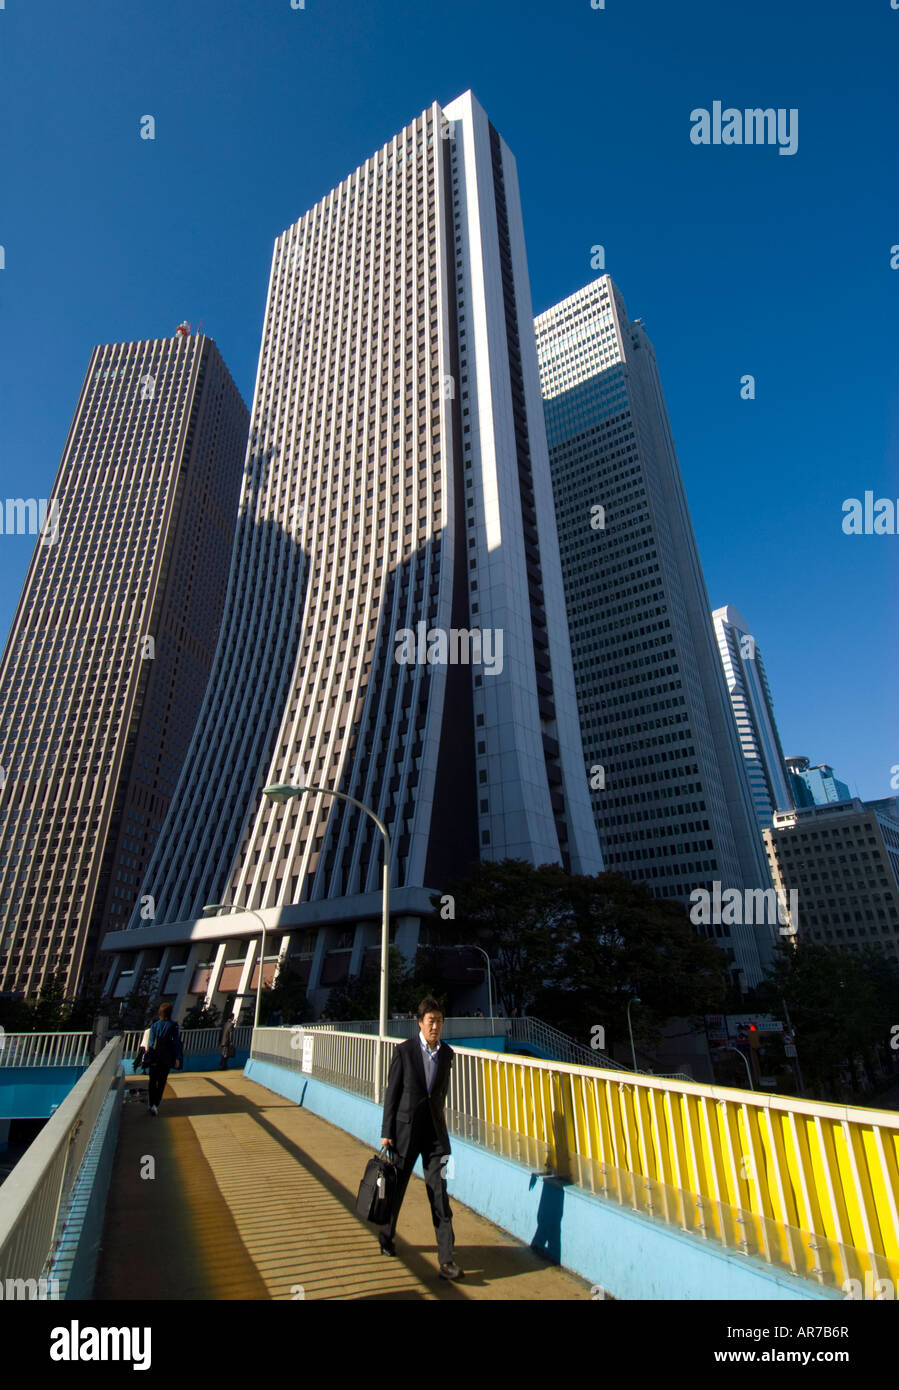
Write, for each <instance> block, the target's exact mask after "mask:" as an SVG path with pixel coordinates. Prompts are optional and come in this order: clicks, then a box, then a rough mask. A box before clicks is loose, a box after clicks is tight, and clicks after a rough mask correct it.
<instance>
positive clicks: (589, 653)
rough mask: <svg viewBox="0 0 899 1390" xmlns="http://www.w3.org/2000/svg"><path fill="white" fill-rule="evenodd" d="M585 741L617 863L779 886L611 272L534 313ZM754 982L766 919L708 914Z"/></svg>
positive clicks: (643, 356)
mask: <svg viewBox="0 0 899 1390" xmlns="http://www.w3.org/2000/svg"><path fill="white" fill-rule="evenodd" d="M536 323H537V350H538V356H539V361H540V373H541V387H542V391H543V397H544V406H545V411H546V421H547V435H548V440H549V452H550V462H551V467H552V478H553V489H554V493H555V502H556V515H557V519H558V526H559V537H560V548H561V556H562V572H563V575H564V580H565V588H566V596H567V603H568V621H569V626H570V631H571V644H572V654H573V658H574V674H575V683H576V686H577V696H578V706H579V710H580V719H581V730H582V734H583V739H584V751H585V754H586V757H587V762H588V764H589V765H590V767H591V774H592V780H591V795H592V800H593V809H594V814H595V816H596V824H597V828H598V830H599V837H600V843H601V845H602V850H603V855H604V857H605V861H606V865H607V867H608V868H609V869H612V870H616V871H617V872H619V873H623V874H626V875H627V876H628V877H629V878H634V879H638V880H640V881H642V882H644V883H646V885H647V887H648V888H649V889H650V890H651V891H652V892H653V893H655V894H657V895H658V896H660V897H665V898H673V899H681V900H684V901H686V900H688V899H689V895H690V893H691V892H692V891H693V890H695V889H697V888H705V889H707V890H708V891H711V889H712V884H713V883H714V882H715V881H716V880H717V881H718V882H719V883H721V884H723V885H724V886H725V887H728V888H734V889H737V890H738V891H743V890H745V889H747V888H759V887H762V888H770V886H771V883H770V877H769V874H768V869H767V865H766V862H765V854H764V847H763V845H762V842H761V837H760V836H759V834H758V830H757V829H756V825H755V816H754V812H753V807H752V801H751V798H750V795H749V787H748V783H747V781H746V775H745V773H744V771H743V767H742V759H741V756H740V749H739V745H738V743H737V737H736V730H735V727H734V721H733V717H732V715H731V711H730V708H729V706H728V701H727V692H726V689H725V686H724V680H723V676H722V672H721V665H720V662H719V661H718V658H717V655H716V653H715V648H714V642H713V638H712V626H711V623H710V621H709V605H708V598H707V594H706V587H705V580H704V579H703V574H702V569H701V566H700V563H699V555H698V552H697V548H696V540H695V537H694V535H693V528H692V526H691V524H690V515H689V511H688V509H687V501H686V497H685V495H684V489H683V483H682V481H681V476H680V469H679V467H678V462H677V456H676V454H675V450H674V443H673V440H672V437H671V428H670V424H669V421H668V414H667V410H666V408H665V402H664V398H663V395H662V387H661V382H660V380H659V373H658V368H657V366H656V361H655V355H654V352H653V348H652V344H651V343H650V341H649V338H648V337H647V335H646V332H645V330H644V328H643V325H642V323H641V322H640V321H639V320H637V321H634V322H632V321H631V320H630V319H629V318H628V316H627V311H626V309H625V306H624V302H623V300H622V298H621V296H620V294H619V292H618V290H617V289H616V287H615V285H614V284H613V283H612V281H611V279H610V278H609V276H608V275H604V276H602V277H601V278H600V279H598V280H596V281H594V282H593V283H592V284H589V285H587V286H586V287H585V288H584V289H582V290H579V291H578V292H577V293H576V294H573V295H571V296H569V298H567V299H565V300H563V301H562V302H561V303H560V304H557V305H555V306H554V307H553V308H551V309H548V310H547V311H546V312H545V313H543V314H540V315H539V316H538V318H537V321H536ZM705 930H706V932H707V933H708V934H709V935H714V936H715V937H716V938H718V939H719V944H720V945H721V946H722V947H723V949H724V950H725V951H726V952H727V953H728V956H729V958H730V959H731V960H732V961H734V963H735V966H736V967H738V968H740V969H742V970H743V972H744V976H745V980H746V982H747V983H748V984H752V983H754V982H755V980H756V979H757V978H758V975H759V951H760V950H761V953H762V959H765V958H766V957H767V954H768V952H769V950H770V944H771V933H770V932H769V931H768V930H767V929H757V931H758V934H757V935H756V934H755V932H754V931H753V929H751V928H745V927H744V928H742V929H737V928H733V927H728V926H727V925H726V924H725V925H720V924H715V925H709V926H708V927H706V928H705Z"/></svg>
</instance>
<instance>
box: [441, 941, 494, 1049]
mask: <svg viewBox="0 0 899 1390" xmlns="http://www.w3.org/2000/svg"><path fill="white" fill-rule="evenodd" d="M449 949H450V950H451V951H480V953H481V955H482V956H483V957H484V959H485V961H486V962H487V1008H488V1009H489V1010H490V1033H491V1035H493V1034H494V1033H495V1032H496V1026H495V1024H494V1021H493V986H492V984H491V976H490V957H489V956H488V954H487V952H486V951H485V950H484V948H483V946H451V947H450V948H449ZM471 968H472V970H474V968H475V967H474V966H472V967H471Z"/></svg>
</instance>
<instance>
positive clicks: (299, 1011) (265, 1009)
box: [259, 961, 312, 1024]
mask: <svg viewBox="0 0 899 1390" xmlns="http://www.w3.org/2000/svg"><path fill="white" fill-rule="evenodd" d="M273 1014H274V1015H277V1014H280V1016H281V1022H282V1023H307V1022H309V1020H310V1019H311V1018H312V1006H311V1004H310V1003H309V998H308V995H307V994H306V984H305V981H304V980H302V979H301V978H300V976H299V975H298V974H297V972H296V971H295V970H292V969H291V968H290V966H289V965H288V964H287V963H286V962H283V961H282V963H281V966H280V968H279V970H278V974H277V976H276V978H275V980H274V982H273V984H271V985H263V987H262V1001H261V1003H260V1005H259V1022H260V1024H264V1023H267V1022H268V1020H269V1019H270V1018H271V1017H272V1015H273Z"/></svg>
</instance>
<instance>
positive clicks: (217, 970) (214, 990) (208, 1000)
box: [203, 941, 228, 1009]
mask: <svg viewBox="0 0 899 1390" xmlns="http://www.w3.org/2000/svg"><path fill="white" fill-rule="evenodd" d="M227 949H228V943H227V941H222V942H221V943H220V945H219V946H217V947H216V952H215V964H214V965H213V967H212V974H211V975H210V976H209V984H208V985H207V986H206V994H205V996H204V999H203V1003H204V1004H205V1006H206V1008H207V1009H208V1008H209V1007H210V1005H211V1004H212V1001H213V999H214V998H215V996H216V995H217V994H218V987H219V980H220V979H221V978H222V971H223V970H224V968H225V952H226V951H227ZM207 952H208V947H207ZM207 958H208V956H207Z"/></svg>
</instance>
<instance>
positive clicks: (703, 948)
mask: <svg viewBox="0 0 899 1390" xmlns="http://www.w3.org/2000/svg"><path fill="white" fill-rule="evenodd" d="M446 891H447V892H448V893H450V894H452V896H453V898H454V900H455V913H456V915H455V919H454V920H453V921H451V922H447V924H446V933H445V934H446V935H447V936H448V937H451V938H453V939H458V940H460V941H469V942H477V944H478V945H480V946H482V947H483V948H484V949H485V950H486V951H487V952H488V954H489V955H490V958H491V962H492V969H493V977H494V982H495V990H496V996H497V1001H498V1003H499V1004H500V1005H501V1006H502V1008H503V1009H504V1011H505V1012H506V1013H508V1014H511V1013H512V1012H513V1011H514V1010H516V1009H517V1010H518V1012H519V1013H520V1014H523V1013H525V1012H528V1013H533V1014H536V1015H538V1016H539V1017H540V1018H541V1019H544V1020H545V1021H546V1022H547V1023H551V1024H553V1025H554V1026H555V1027H556V1028H559V1029H561V1031H563V1032H565V1033H568V1034H569V1036H571V1037H573V1038H575V1039H577V1040H578V1041H580V1042H581V1043H582V1044H583V1045H584V1046H589V1044H590V1039H591V1030H592V1029H593V1027H594V1026H595V1025H596V1024H600V1025H602V1027H603V1028H604V1029H605V1042H606V1051H609V1050H611V1048H612V1047H613V1046H614V1045H615V1044H616V1043H619V1042H624V1041H626V1040H627V1037H628V1033H627V1023H626V1010H627V1003H628V1000H629V999H631V998H633V997H634V996H638V997H639V998H640V1000H641V1003H640V1005H639V1006H638V1007H634V1008H632V1010H631V1017H632V1022H633V1029H634V1038H635V1040H637V1039H640V1040H642V1041H643V1042H644V1044H645V1045H651V1044H652V1043H653V1042H654V1041H655V1040H656V1039H657V1038H658V1037H659V1029H660V1025H661V1024H662V1023H664V1022H665V1021H666V1020H667V1019H668V1018H671V1017H674V1016H678V1017H696V1018H697V1021H698V1019H699V1017H700V1016H701V1015H702V1014H704V1013H708V1012H714V1011H716V1010H718V1009H720V1007H721V1006H722V1004H723V1003H724V1000H725V998H726V994H727V984H728V979H729V967H728V962H727V960H726V958H725V956H724V955H723V953H722V952H721V951H720V950H719V949H718V948H717V946H715V945H714V943H712V942H709V941H706V940H705V939H703V938H702V937H700V936H698V935H697V933H696V931H695V928H694V927H693V926H692V924H691V922H690V920H689V918H688V916H687V913H686V911H685V909H684V908H683V907H681V906H678V905H677V904H674V903H669V902H664V901H661V900H659V899H656V898H653V897H652V895H651V894H650V892H649V891H648V889H647V888H646V887H645V886H644V885H642V884H638V883H633V882H632V881H631V880H630V879H628V878H625V877H624V875H622V874H613V873H603V874H597V875H595V876H593V877H587V876H571V875H569V874H567V873H566V872H565V871H564V870H563V869H562V868H560V867H559V866H558V865H556V864H544V865H541V866H540V867H539V868H534V867H533V866H532V865H530V864H527V863H524V862H523V861H520V860H513V859H506V860H502V861H501V862H499V863H481V864H478V865H477V866H476V867H475V868H474V870H473V871H472V873H471V874H470V875H469V876H468V878H467V879H465V880H464V881H463V882H460V883H455V884H451V885H449V886H448V888H447V890H446ZM433 901H434V904H435V906H437V905H438V904H439V901H440V899H439V898H438V897H435V898H434V899H433Z"/></svg>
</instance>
